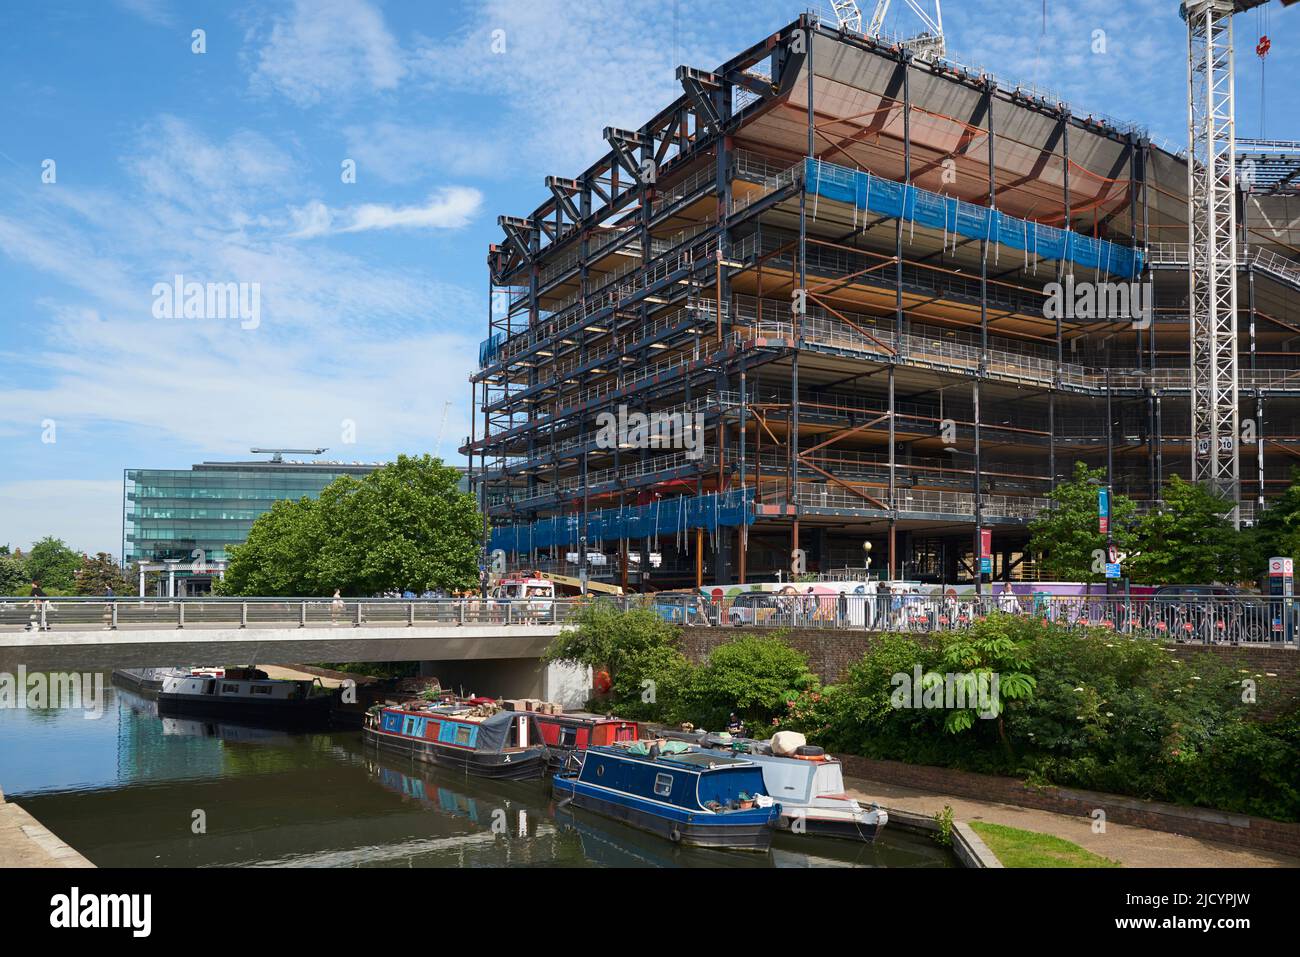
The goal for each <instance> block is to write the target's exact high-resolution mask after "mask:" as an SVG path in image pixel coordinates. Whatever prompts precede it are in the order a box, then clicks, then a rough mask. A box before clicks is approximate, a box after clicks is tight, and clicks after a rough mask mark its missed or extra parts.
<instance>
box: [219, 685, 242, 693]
mask: <svg viewBox="0 0 1300 957" xmlns="http://www.w3.org/2000/svg"><path fill="white" fill-rule="evenodd" d="M221 693H222V694H239V685H231V684H223V685H222V686H221Z"/></svg>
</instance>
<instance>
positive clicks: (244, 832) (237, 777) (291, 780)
mask: <svg viewBox="0 0 1300 957" xmlns="http://www.w3.org/2000/svg"><path fill="white" fill-rule="evenodd" d="M106 692H107V695H108V698H107V702H106V704H107V706H106V710H105V714H104V716H103V717H102V718H101V719H100V720H98V721H87V720H85V718H84V717H82V714H81V712H71V711H14V710H10V711H0V788H3V789H4V791H5V793H6V795H7V796H9V797H10V798H11V799H14V800H16V801H18V803H20V804H22V805H23V806H25V807H26V808H27V809H28V810H29V811H31V813H32V814H34V815H35V816H36V817H37V819H38V820H40V821H42V822H43V823H45V824H46V825H47V826H48V827H50V828H51V829H52V830H53V831H54V832H55V833H56V834H58V835H59V836H60V837H62V838H63V839H64V840H66V841H68V843H70V844H71V845H72V846H73V847H75V848H77V849H78V850H79V851H81V852H82V853H83V854H85V855H86V856H87V857H88V858H90V860H91V861H93V862H94V863H96V864H98V865H100V866H231V865H244V866H271V867H275V866H300V867H301V866H305V867H375V866H378V867H394V866H399V867H503V866H509V867H530V866H547V865H549V866H557V865H558V866H574V867H584V866H596V867H700V866H720V867H773V866H776V867H810V866H838V867H845V866H848V867H853V866H868V867H871V866H877V867H878V866H908V867H917V866H928V867H944V866H952V864H953V862H952V860H951V858H950V856H949V855H948V854H947V853H946V852H945V851H943V850H941V849H940V848H938V847H937V846H935V845H933V844H932V843H930V842H928V841H926V840H924V839H920V838H913V837H911V836H909V835H906V834H904V833H902V832H900V831H895V832H893V833H890V832H888V831H887V832H886V836H884V837H882V838H881V840H879V841H877V843H876V844H875V845H874V846H871V847H863V846H860V845H855V844H851V843H848V842H840V841H827V840H817V841H814V840H810V839H807V838H795V837H792V836H788V835H781V836H779V837H778V839H777V841H776V845H775V846H774V848H773V850H772V851H771V852H770V853H769V854H745V853H736V852H726V851H711V850H703V849H695V848H681V847H675V846H673V845H671V844H669V843H667V842H665V841H662V840H661V839H659V838H656V837H653V836H652V835H647V834H642V833H641V832H639V831H636V830H634V829H632V828H628V827H626V826H624V825H621V824H618V823H616V822H612V821H608V820H606V819H604V818H601V817H599V816H595V815H591V814H589V813H587V812H584V811H579V810H574V809H572V808H569V807H568V806H567V805H566V806H564V807H559V806H557V802H556V801H555V800H554V799H553V798H552V797H551V794H550V788H549V783H548V782H542V781H522V782H510V781H485V780H483V779H480V778H473V777H469V776H467V775H465V774H463V773H456V772H451V771H447V770H446V769H440V768H433V767H430V766H428V765H423V764H415V765H412V764H411V763H409V762H407V761H404V760H403V759H402V758H400V757H396V756H389V755H384V756H382V757H381V756H379V755H377V754H376V753H375V752H374V751H373V749H369V748H367V747H365V745H364V744H363V742H362V739H361V735H360V733H359V732H356V731H333V732H325V733H303V732H291V731H271V730H267V729H263V728H252V727H247V726H243V725H239V724H235V723H230V722H213V721H202V720H192V719H186V718H172V717H167V718H160V717H159V716H158V713H157V706H156V703H155V702H154V701H152V700H150V699H148V698H145V697H143V696H141V695H139V694H137V693H135V692H132V691H127V690H124V689H121V688H113V687H109V688H107V689H106ZM198 811H202V812H203V813H202V818H203V823H204V824H205V829H199V833H196V829H197V827H196V817H197V816H196V812H198Z"/></svg>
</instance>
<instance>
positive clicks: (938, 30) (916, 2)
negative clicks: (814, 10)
mask: <svg viewBox="0 0 1300 957" xmlns="http://www.w3.org/2000/svg"><path fill="white" fill-rule="evenodd" d="M905 2H906V3H907V6H908V8H909V9H910V10H911V11H912V12H913V13H914V14H916V16H917V17H918V18H919V19H920V21H921V23H922V24H923V25H924V26H925V29H924V30H923V31H922V32H921V33H918V34H917V35H916V36H913V37H908V38H907V39H906V40H903V41H902V44H903V46H904V47H905V48H906V49H908V50H911V51H912V55H913V56H915V57H916V58H917V59H918V60H937V59H940V58H942V57H943V56H944V54H945V53H947V48H946V46H945V44H944V39H943V10H942V9H941V7H940V0H934V15H933V16H931V15H930V12H929V6H928V4H925V3H922V2H921V0H905ZM889 4H890V0H876V9H875V11H874V12H873V13H872V14H871V20H870V22H869V23H868V24H867V28H866V29H865V30H863V29H862V11H861V10H860V9H859V8H858V5H857V3H856V2H855V0H834V2H833V4H832V5H833V6H834V8H835V18H836V19H837V20H838V21H839V24H840V27H842V28H844V29H847V30H852V31H854V32H855V33H862V34H864V35H865V36H869V37H871V38H872V39H876V38H878V37H879V36H880V31H881V29H882V28H883V27H884V25H885V17H886V15H888V13H889Z"/></svg>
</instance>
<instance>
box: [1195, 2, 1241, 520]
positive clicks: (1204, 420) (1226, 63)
mask: <svg viewBox="0 0 1300 957" xmlns="http://www.w3.org/2000/svg"><path fill="white" fill-rule="evenodd" d="M1184 10H1185V15H1186V18H1187V89H1188V100H1187V156H1188V161H1187V230H1188V251H1189V263H1188V271H1187V284H1188V302H1189V303H1190V322H1189V324H1188V326H1189V328H1188V332H1189V335H1190V339H1189V345H1190V352H1191V388H1192V435H1193V436H1194V438H1195V441H1196V448H1195V450H1194V454H1193V456H1192V479H1193V481H1197V482H1203V483H1206V484H1208V485H1210V486H1212V487H1213V488H1215V489H1216V490H1217V491H1218V492H1219V493H1220V494H1221V495H1224V496H1226V497H1228V498H1230V499H1232V500H1233V501H1234V502H1236V503H1240V500H1241V448H1240V445H1239V439H1240V434H1241V429H1240V423H1239V416H1238V409H1239V405H1238V395H1237V391H1238V383H1239V381H1240V380H1239V378H1238V367H1237V216H1236V202H1237V191H1236V162H1235V155H1234V145H1233V138H1234V135H1235V129H1234V125H1235V119H1234V116H1235V112H1234V102H1233V100H1234V83H1233V55H1232V17H1233V14H1234V12H1235V10H1234V3H1233V0H1191V2H1188V3H1186V4H1185V5H1184ZM1232 520H1233V524H1234V525H1238V526H1239V525H1240V521H1241V519H1240V509H1239V507H1238V508H1234V509H1233V513H1232Z"/></svg>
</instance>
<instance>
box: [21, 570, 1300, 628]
mask: <svg viewBox="0 0 1300 957" xmlns="http://www.w3.org/2000/svg"><path fill="white" fill-rule="evenodd" d="M655 571H656V572H658V573H659V574H662V573H663V570H662V569H656V570H655ZM854 577H857V576H854ZM813 587H814V586H813V585H811V584H809V583H806V582H799V583H794V584H790V585H786V586H784V588H783V590H782V591H780V592H747V593H743V594H742V595H739V596H736V597H733V598H726V599H709V598H705V597H703V596H702V595H701V596H697V595H694V594H691V593H690V592H689V591H688V592H675V593H665V594H645V595H636V594H634V595H626V596H621V597H614V596H604V595H592V596H588V597H587V598H518V599H503V598H428V599H423V598H420V599H398V598H365V599H355V598H349V599H343V600H341V601H340V602H338V603H337V604H336V603H335V602H334V601H333V600H331V599H328V598H212V597H206V596H205V597H199V598H170V599H169V598H147V597H146V598H134V597H132V598H113V599H105V598H59V597H56V598H52V599H44V600H40V601H33V600H32V599H30V598H21V597H16V598H0V633H13V632H16V631H17V632H21V631H24V630H25V631H39V632H52V633H58V632H72V631H87V630H107V631H149V630H154V631H159V630H168V629H205V628H207V629H212V628H228V629H250V628H256V629H273V630H283V631H285V632H286V633H288V634H292V633H294V632H295V631H297V630H299V629H311V628H321V629H331V628H362V629H364V628H366V627H380V628H400V627H408V628H416V627H420V626H461V625H497V626H511V627H515V626H521V627H526V626H547V625H559V624H565V623H567V622H571V621H572V620H573V619H574V618H575V616H576V615H577V614H578V612H579V611H581V610H582V609H583V608H586V607H589V606H590V605H592V604H594V603H605V604H607V605H609V606H610V607H613V608H616V609H619V610H622V611H628V610H632V609H636V608H644V609H651V610H654V611H655V612H657V613H658V614H660V615H661V616H663V617H664V618H667V619H668V620H670V621H675V622H678V623H682V624H689V625H701V626H710V627H725V626H734V627H738V628H739V627H751V628H774V629H775V628H827V629H837V630H853V629H856V630H864V631H891V632H901V633H905V634H932V633H940V632H959V631H964V630H966V629H969V628H970V627H972V626H973V625H974V624H975V623H976V622H978V621H980V620H981V619H983V618H987V617H988V616H989V615H992V614H1012V615H1020V616H1032V617H1035V618H1039V619H1042V620H1043V621H1046V622H1049V623H1053V624H1056V625H1059V626H1062V627H1066V628H1071V629H1079V630H1082V629H1092V628H1096V629H1104V630H1105V631H1109V632H1114V633H1116V634H1120V635H1127V636H1131V637H1139V638H1151V639H1163V640H1168V641H1173V642H1177V643H1191V644H1225V645H1289V644H1296V643H1297V632H1300V607H1298V606H1297V599H1296V598H1293V597H1286V598H1277V597H1271V596H1258V597H1255V596H1245V597H1218V596H1215V597H1210V596H1196V597H1188V596H1170V597H1163V596H1152V595H1132V596H1126V595H1105V594H1097V595H1078V596H1059V595H1043V594H1009V593H1007V592H1005V591H1003V590H1001V589H1002V586H1000V585H999V584H997V583H993V584H990V585H989V586H988V591H987V592H986V593H985V594H984V595H982V596H979V597H976V596H974V595H972V594H969V593H968V594H965V595H960V596H958V595H949V596H946V597H944V596H941V595H923V594H912V593H906V594H904V593H899V594H874V595H873V594H857V595H852V594H843V595H827V594H811V593H809V590H810V589H812V588H813ZM864 587H866V585H865V583H864Z"/></svg>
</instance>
